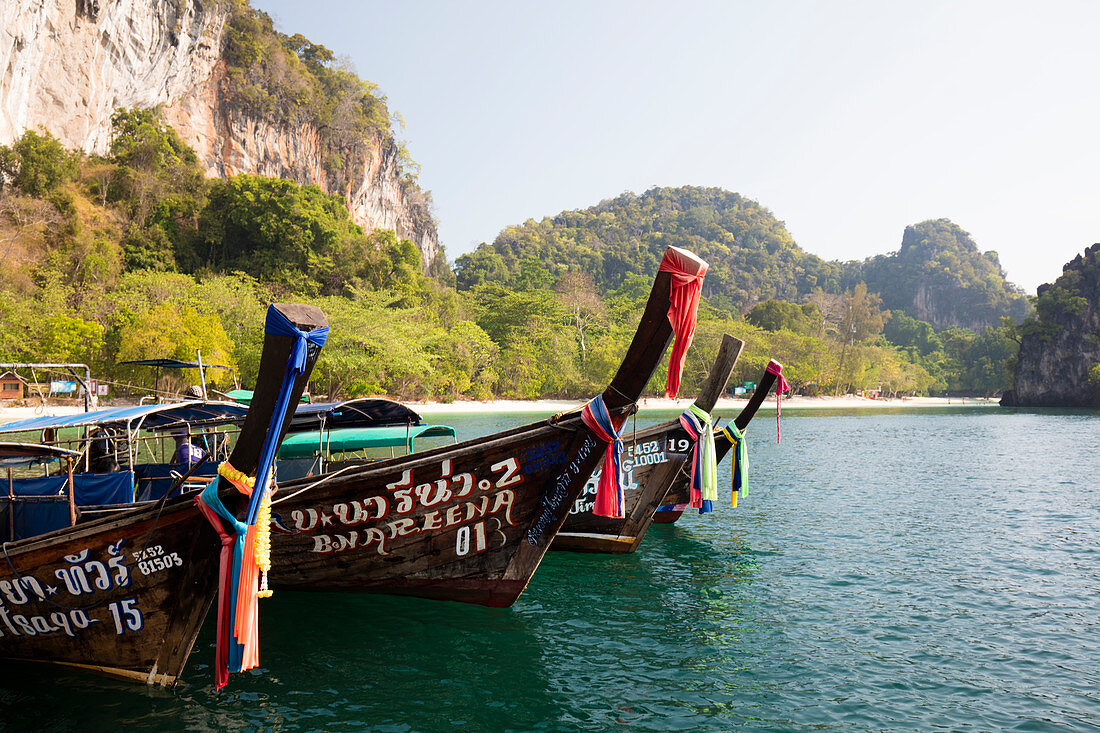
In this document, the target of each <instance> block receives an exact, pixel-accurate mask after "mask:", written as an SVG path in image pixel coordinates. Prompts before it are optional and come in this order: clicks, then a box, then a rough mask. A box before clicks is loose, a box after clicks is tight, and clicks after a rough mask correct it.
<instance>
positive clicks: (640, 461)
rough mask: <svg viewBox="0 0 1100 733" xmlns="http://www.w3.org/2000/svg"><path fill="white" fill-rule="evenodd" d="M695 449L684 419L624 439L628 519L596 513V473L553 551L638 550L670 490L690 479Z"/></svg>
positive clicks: (586, 485)
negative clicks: (693, 449)
mask: <svg viewBox="0 0 1100 733" xmlns="http://www.w3.org/2000/svg"><path fill="white" fill-rule="evenodd" d="M694 445H695V443H694V442H693V441H692V440H691V438H690V437H689V436H688V434H687V431H685V430H684V429H683V427H682V426H681V425H680V423H679V421H678V420H670V421H668V422H664V423H661V424H660V425H656V426H654V427H651V428H647V429H645V430H640V431H638V432H637V433H633V434H628V435H624V436H623V475H624V483H625V486H624V491H623V495H624V502H623V503H624V514H625V516H624V517H623V518H621V519H615V518H610V517H600V516H596V515H595V514H593V513H592V507H593V506H594V504H595V502H594V500H595V496H596V485H597V483H598V482H599V473H596V474H595V475H593V476H592V477H590V478H589V479H588V481H587V483H586V484H585V486H584V492H583V493H582V495H581V496H580V498H578V499H577V500H576V501H575V502H574V503H573V506H572V507H571V508H570V511H569V517H568V518H567V519H566V520H565V523H564V525H563V526H562V528H561V531H559V532H558V534H557V536H556V537H554V543H553V544H552V545H551V546H550V549H552V550H567V551H572V552H606V553H613V554H625V553H630V552H634V551H635V550H637V549H638V545H639V544H640V543H641V541H642V538H643V537H645V534H646V532H647V531H648V529H649V525H650V523H651V522H652V519H653V514H654V512H655V511H656V509H657V507H658V506H659V504H660V502H661V500H662V499H663V497H664V495H665V491H666V489H667V488H668V487H669V486H671V485H672V484H673V483H674V482H675V481H676V479H677V476H680V475H681V474H682V475H684V476H687V475H690V470H691V464H690V461H691V453H692V448H693V446H694ZM685 481H686V479H685Z"/></svg>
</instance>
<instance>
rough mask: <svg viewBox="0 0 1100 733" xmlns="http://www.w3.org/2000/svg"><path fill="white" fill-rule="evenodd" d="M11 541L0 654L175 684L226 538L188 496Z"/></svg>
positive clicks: (2, 576) (1, 574)
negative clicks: (220, 545) (222, 538)
mask: <svg viewBox="0 0 1100 733" xmlns="http://www.w3.org/2000/svg"><path fill="white" fill-rule="evenodd" d="M162 509H163V510H162V511H160V512H158V511H157V510H156V508H155V507H151V508H147V509H137V510H131V511H126V512H124V513H122V514H120V515H119V516H117V517H113V518H107V519H101V520H97V521H95V522H92V523H89V524H82V525H78V526H77V527H75V528H69V529H65V530H60V531H59V532H52V533H50V534H47V535H43V536H41V537H36V538H33V539H30V540H24V541H22V542H18V543H9V544H8V545H7V547H6V549H5V555H6V558H5V561H4V562H3V563H2V564H0V657H3V658H7V659H18V660H33V661H43V662H51V663H55V664H63V665H70V666H74V667H83V668H87V669H91V670H95V671H98V672H103V673H106V674H109V675H112V676H116V677H122V678H126V679H133V680H139V681H141V682H146V683H149V684H160V685H166V686H167V685H172V684H173V683H174V682H175V681H176V678H177V677H178V676H179V674H180V673H181V672H182V671H183V667H184V665H185V663H186V662H187V657H188V655H189V654H190V652H191V647H192V646H193V645H194V643H195V638H196V637H197V636H198V633H199V628H200V627H201V625H202V621H203V618H204V617H205V616H206V612H207V610H208V609H209V607H210V604H211V602H212V601H213V598H214V590H215V584H216V582H217V566H218V555H217V551H218V538H217V536H216V535H215V534H214V532H213V531H212V530H211V529H210V528H209V526H207V523H206V521H205V520H204V519H203V518H202V516H201V515H200V514H199V512H198V511H197V510H196V509H195V508H194V506H193V505H192V503H191V501H190V500H188V499H182V500H176V501H173V502H170V503H168V504H167V505H165V506H164V507H163V508H162Z"/></svg>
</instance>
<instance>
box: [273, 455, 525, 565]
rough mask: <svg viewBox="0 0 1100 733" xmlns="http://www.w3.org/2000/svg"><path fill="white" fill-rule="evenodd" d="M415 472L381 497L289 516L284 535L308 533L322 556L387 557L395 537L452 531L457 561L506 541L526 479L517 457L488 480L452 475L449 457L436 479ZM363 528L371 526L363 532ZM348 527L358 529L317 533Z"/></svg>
mask: <svg viewBox="0 0 1100 733" xmlns="http://www.w3.org/2000/svg"><path fill="white" fill-rule="evenodd" d="M414 471H415V469H412V468H406V469H405V470H404V471H402V473H401V478H400V479H398V480H397V481H394V482H392V483H389V484H386V493H385V494H378V495H375V496H369V497H364V498H362V499H353V500H351V501H347V502H341V503H339V504H333V505H332V506H330V507H327V508H314V507H310V508H306V509H295V510H293V511H292V512H291V513H290V520H291V524H290V527H289V529H287V530H284V531H289V532H290V533H291V534H298V533H306V534H310V535H311V539H312V540H313V545H312V547H310V551H311V552H316V553H322V554H328V553H340V552H346V551H348V550H355V549H359V550H364V549H367V548H373V549H374V550H375V551H376V552H377V553H378V554H379V555H389V554H390V550H389V549H388V547H387V545H388V543H391V542H393V541H394V540H396V539H398V538H399V537H407V536H409V535H413V534H419V533H422V532H436V531H440V530H448V529H453V528H455V527H457V529H456V530H455V532H456V537H455V553H456V554H457V555H459V556H460V557H461V556H464V555H467V554H470V553H471V552H472V553H474V554H477V553H479V552H483V551H485V550H487V549H489V545H490V540H491V539H495V538H496V536H497V535H500V543H501V544H503V543H504V542H505V541H506V539H507V538H506V537H505V536H504V534H503V532H501V529H502V528H503V527H504V525H505V524H507V525H509V526H511V525H515V523H516V522H515V518H514V517H513V516H512V510H513V508H514V507H515V503H516V494H515V491H514V490H513V489H512V488H510V487H514V486H517V485H519V484H521V483H523V480H524V478H523V473H524V472H523V471H522V470H521V467H520V463H519V461H518V460H517V459H516V458H514V457H512V458H505V459H504V460H502V461H498V462H496V463H493V464H491V465H490V466H489V476H480V477H479V476H478V475H475V474H474V473H472V472H470V471H463V472H459V473H455V471H454V465H453V462H452V459H450V458H447V459H445V460H443V461H442V462H441V463H440V466H439V471H438V478H433V479H431V480H428V481H420V479H418V478H417V476H416V475H415V473H414ZM421 478H422V476H421ZM410 515H411V516H410ZM276 520H277V518H275V517H273V524H274V528H275V529H276V530H277V531H278V530H282V529H283V528H282V527H280V526H278V524H277V521H276ZM385 520H389V521H385ZM366 524H370V525H372V526H367V527H362V525H366ZM494 524H495V526H493V525H494ZM459 525H462V526H459ZM351 527H356V529H351V530H350V531H328V532H325V533H317V531H318V530H323V529H327V528H332V530H341V529H343V528H351Z"/></svg>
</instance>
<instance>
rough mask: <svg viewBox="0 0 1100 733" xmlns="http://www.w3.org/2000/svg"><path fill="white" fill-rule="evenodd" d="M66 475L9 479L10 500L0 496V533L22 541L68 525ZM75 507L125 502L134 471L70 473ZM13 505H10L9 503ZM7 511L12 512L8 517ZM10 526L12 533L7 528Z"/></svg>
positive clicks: (131, 491)
mask: <svg viewBox="0 0 1100 733" xmlns="http://www.w3.org/2000/svg"><path fill="white" fill-rule="evenodd" d="M67 487H68V478H67V477H66V476H43V477H41V478H21V479H15V480H14V481H12V489H13V491H14V493H15V500H14V502H13V501H12V499H10V498H9V497H7V496H3V495H0V536H4V537H7V538H8V541H14V540H23V539H27V538H28V537H37V536H38V535H40V534H45V533H47V532H52V531H54V530H55V529H61V528H62V527H68V526H69V521H70V516H69V496H68V488H67ZM73 491H74V493H75V499H76V505H77V506H99V505H103V504H128V503H130V502H132V501H133V500H134V474H133V473H131V472H130V471H118V472H115V473H85V474H76V475H75V476H73ZM12 504H14V506H12ZM8 512H12V513H13V514H12V517H11V519H9V518H8ZM13 528H14V530H15V531H14V534H13V533H12V532H11V529H13Z"/></svg>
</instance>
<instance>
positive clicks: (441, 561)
mask: <svg viewBox="0 0 1100 733" xmlns="http://www.w3.org/2000/svg"><path fill="white" fill-rule="evenodd" d="M604 445H605V444H604V443H602V442H601V441H599V440H597V439H596V437H595V436H594V435H593V434H592V433H591V431H590V430H589V429H588V428H586V427H585V426H584V425H583V424H582V423H581V421H580V418H579V417H577V416H573V417H569V418H566V419H564V420H559V421H557V422H551V421H543V422H540V423H535V424H534V425H530V426H527V427H524V428H520V429H517V430H514V431H511V432H509V433H502V434H500V435H498V436H495V438H494V439H493V440H491V441H489V442H487V443H484V442H481V441H468V442H466V443H458V444H455V445H453V446H446V447H443V448H438V449H435V450H431V451H427V452H424V453H419V454H415V455H413V456H408V457H405V458H399V459H391V460H386V461H379V462H377V463H373V464H367V465H365V466H359V467H355V468H353V469H351V470H348V471H346V472H344V473H342V474H340V473H337V474H334V475H330V476H327V477H325V476H322V477H321V480H320V481H319V482H318V481H317V480H315V479H299V480H297V481H292V482H289V483H285V484H283V485H281V486H280V488H279V494H278V495H277V496H276V498H275V500H274V502H273V505H272V538H271V548H272V549H271V554H272V566H273V567H272V571H271V574H270V577H269V582H270V583H271V584H272V586H273V587H274V588H275V589H276V590H279V589H287V590H320V591H356V592H380V593H391V594H398V595H414V596H420V597H425V598H432V599H437V600H453V601H463V602H467V603H479V604H482V605H487V606H509V605H511V604H512V603H514V602H515V600H516V599H517V598H518V597H519V595H520V593H522V592H523V590H524V588H526V586H527V582H528V581H529V580H530V578H531V575H532V574H533V573H534V571H535V568H537V567H538V564H539V562H540V561H541V560H542V557H543V554H544V553H545V552H546V548H547V546H548V545H549V543H550V541H551V540H552V538H553V537H554V534H555V533H556V532H557V530H558V528H559V527H560V526H561V524H562V522H563V521H564V520H565V517H566V515H567V514H568V511H569V509H570V508H571V507H572V506H573V504H574V502H575V501H576V499H577V496H578V495H579V494H580V492H581V490H582V488H583V486H584V482H585V480H586V479H587V477H588V476H590V475H591V474H592V471H593V470H594V469H595V468H596V466H597V464H598V463H599V462H600V460H601V459H602V456H603V450H604ZM314 483H316V485H313V484H314ZM311 485H313V486H312V488H308V489H306V490H304V491H303V490H302V489H305V488H306V487H308V486H311Z"/></svg>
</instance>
